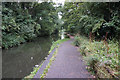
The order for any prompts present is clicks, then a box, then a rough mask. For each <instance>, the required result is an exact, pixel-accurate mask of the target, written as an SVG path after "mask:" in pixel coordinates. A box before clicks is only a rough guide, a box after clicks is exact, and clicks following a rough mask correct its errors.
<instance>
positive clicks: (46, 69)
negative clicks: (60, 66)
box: [24, 38, 69, 80]
mask: <svg viewBox="0 0 120 80" xmlns="http://www.w3.org/2000/svg"><path fill="white" fill-rule="evenodd" d="M67 40H69V38H66V39H62V40H57V41H56V42H53V44H52V46H51V49H50V51H49V53H48V55H49V54H50V53H51V51H52V50H53V49H54V48H56V50H55V52H54V54H53V56H52V58H51V59H50V62H49V63H48V65H47V66H46V68H45V69H44V72H43V74H42V75H41V78H44V77H45V75H46V73H47V72H48V69H49V68H50V65H51V64H52V61H54V59H55V55H56V53H57V48H58V46H59V44H61V43H62V42H64V41H67ZM43 63H44V61H43ZM43 63H42V64H43ZM42 64H41V65H40V66H38V67H34V70H33V72H31V74H30V75H28V76H26V77H24V80H29V79H30V78H31V79H32V78H33V77H34V76H35V74H36V73H37V71H38V70H39V69H40V68H41V66H42Z"/></svg>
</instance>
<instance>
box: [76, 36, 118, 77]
mask: <svg viewBox="0 0 120 80" xmlns="http://www.w3.org/2000/svg"><path fill="white" fill-rule="evenodd" d="M81 38H82V39H81ZM77 40H78V39H77ZM79 42H80V43H81V44H80V46H79V50H80V52H81V54H82V55H84V59H85V60H86V62H87V64H88V66H90V69H91V71H95V68H94V67H95V64H96V63H97V65H98V66H109V67H110V68H112V69H113V74H116V73H117V70H118V66H119V65H118V64H119V60H118V55H119V50H118V43H114V41H109V42H108V44H106V43H105V42H104V41H93V42H89V40H88V39H86V38H84V37H82V36H80V37H79ZM107 50H108V52H107ZM103 72H104V71H103ZM117 75H118V74H117Z"/></svg>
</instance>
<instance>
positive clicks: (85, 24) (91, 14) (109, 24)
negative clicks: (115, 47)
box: [61, 2, 120, 39]
mask: <svg viewBox="0 0 120 80" xmlns="http://www.w3.org/2000/svg"><path fill="white" fill-rule="evenodd" d="M119 8H120V5H119V2H116V3H105V2H103V3H100V2H95V3H91V2H83V3H81V2H69V3H68V2H65V5H64V7H63V11H61V12H62V13H63V14H62V16H63V17H62V18H63V20H64V24H63V26H64V28H65V29H67V31H69V32H72V33H80V34H84V35H87V36H88V35H89V33H90V32H92V34H94V35H95V37H97V38H103V36H105V34H106V32H108V38H110V39H112V38H116V39H118V37H119V36H118V35H119V34H120V33H119V32H120V15H119V14H120V10H119Z"/></svg>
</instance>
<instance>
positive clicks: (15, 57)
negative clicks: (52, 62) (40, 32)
mask: <svg viewBox="0 0 120 80" xmlns="http://www.w3.org/2000/svg"><path fill="white" fill-rule="evenodd" d="M53 39H54V38H48V37H46V38H42V37H41V38H36V39H35V40H34V41H33V42H29V43H25V44H22V45H20V46H18V47H14V48H11V49H8V50H3V52H2V63H3V64H2V70H3V71H2V74H3V75H2V76H3V78H23V77H25V76H27V75H28V74H30V72H32V71H33V67H35V65H38V64H40V63H41V61H42V60H44V58H45V57H46V56H47V54H48V51H49V49H50V47H51V44H52V41H53Z"/></svg>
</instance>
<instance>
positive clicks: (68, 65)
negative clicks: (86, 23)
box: [46, 40, 93, 78]
mask: <svg viewBox="0 0 120 80" xmlns="http://www.w3.org/2000/svg"><path fill="white" fill-rule="evenodd" d="M71 42H72V40H69V41H66V42H64V43H62V44H61V45H60V46H59V48H58V53H57V55H56V59H55V61H54V62H53V63H52V65H51V67H50V69H49V71H48V73H47V75H46V78H93V77H92V76H91V75H90V73H88V71H87V70H86V68H85V67H86V66H85V64H84V62H83V61H82V58H81V56H80V53H79V52H78V51H77V48H76V47H74V46H73V45H72V44H71Z"/></svg>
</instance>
